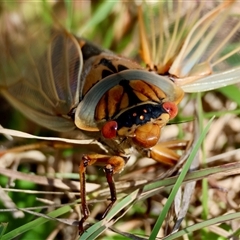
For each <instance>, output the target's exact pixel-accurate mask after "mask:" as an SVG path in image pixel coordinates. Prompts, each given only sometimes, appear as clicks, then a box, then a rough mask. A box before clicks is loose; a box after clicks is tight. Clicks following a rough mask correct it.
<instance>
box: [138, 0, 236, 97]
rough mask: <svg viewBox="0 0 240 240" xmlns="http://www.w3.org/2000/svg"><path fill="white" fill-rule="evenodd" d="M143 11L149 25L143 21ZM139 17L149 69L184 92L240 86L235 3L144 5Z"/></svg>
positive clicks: (187, 2) (143, 52)
mask: <svg viewBox="0 0 240 240" xmlns="http://www.w3.org/2000/svg"><path fill="white" fill-rule="evenodd" d="M143 7H144V13H146V14H148V15H147V18H146V19H150V21H146V19H144V18H143V13H142V12H143V11H142V9H143ZM146 8H149V10H147V11H145V9H146ZM139 19H140V38H141V53H142V58H143V60H144V61H145V62H146V63H147V64H148V66H149V68H150V69H153V70H155V71H157V72H158V73H159V74H167V75H169V76H170V78H171V79H173V80H174V81H175V83H176V84H177V85H179V86H181V87H182V88H183V90H184V91H185V92H200V91H207V90H211V89H215V88H219V87H223V86H226V85H229V84H233V83H237V82H240V77H239V76H240V75H239V73H240V55H239V51H240V41H239V40H240V12H239V3H237V1H222V3H219V2H217V1H208V2H205V1H166V2H158V3H155V4H146V5H144V6H141V7H140V8H139ZM147 36H151V39H149V38H148V37H147Z"/></svg>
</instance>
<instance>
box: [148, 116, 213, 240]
mask: <svg viewBox="0 0 240 240" xmlns="http://www.w3.org/2000/svg"><path fill="white" fill-rule="evenodd" d="M213 119H214V117H213V118H211V119H210V121H209V122H208V124H207V126H206V127H205V129H204V130H203V132H202V134H201V135H200V138H199V139H198V141H197V142H196V145H195V147H194V148H193V150H192V152H191V153H190V155H189V158H188V160H187V161H186V163H185V166H184V168H183V169H182V172H181V173H180V175H179V177H178V179H177V182H176V184H175V185H174V187H173V189H172V191H171V193H170V195H169V198H168V201H167V203H166V204H165V206H164V208H163V210H162V212H161V214H160V215H159V217H158V219H157V222H156V224H155V226H154V228H153V231H152V233H151V235H150V237H149V239H156V237H157V235H158V232H159V229H160V227H161V226H162V224H163V222H164V220H165V219H166V216H167V213H168V211H169V209H170V207H171V205H172V203H173V201H174V198H175V196H176V194H177V191H178V189H179V188H180V186H181V184H182V182H183V180H184V178H185V176H186V174H187V172H188V170H189V168H190V166H191V163H192V161H193V160H194V157H195V156H196V154H197V152H198V150H199V148H200V146H201V144H202V142H203V140H204V138H205V136H206V134H207V132H208V130H209V128H210V125H211V123H212V121H213Z"/></svg>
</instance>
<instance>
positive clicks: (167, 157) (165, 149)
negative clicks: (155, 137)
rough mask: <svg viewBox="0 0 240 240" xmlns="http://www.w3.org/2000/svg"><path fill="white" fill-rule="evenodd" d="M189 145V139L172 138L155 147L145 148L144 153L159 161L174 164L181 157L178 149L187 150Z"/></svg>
mask: <svg viewBox="0 0 240 240" xmlns="http://www.w3.org/2000/svg"><path fill="white" fill-rule="evenodd" d="M187 146H188V141H184V140H182V141H181V140H172V141H167V142H161V143H158V144H156V145H155V146H154V147H152V148H149V149H145V150H143V152H144V155H146V156H147V157H150V158H152V159H154V160H155V161H157V162H160V163H163V164H166V165H170V166H174V165H175V164H176V163H177V161H178V160H179V159H180V155H178V154H177V153H176V150H185V149H186V148H187Z"/></svg>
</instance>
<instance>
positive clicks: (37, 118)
mask: <svg viewBox="0 0 240 240" xmlns="http://www.w3.org/2000/svg"><path fill="white" fill-rule="evenodd" d="M169 3H170V2H168V1H167V2H157V3H152V5H151V4H148V5H147V4H146V3H142V4H140V5H137V4H136V9H138V25H139V33H140V34H139V39H138V40H139V45H140V54H141V57H142V60H143V61H144V63H145V66H142V65H141V64H139V63H137V62H136V61H133V60H130V59H128V58H125V57H123V56H118V55H116V54H114V53H112V52H110V51H107V50H104V49H102V48H100V47H98V46H96V45H94V43H92V42H89V41H88V40H86V39H85V38H83V37H82V36H77V35H75V34H72V33H71V32H69V31H68V30H67V29H65V28H64V27H62V25H61V24H60V23H59V22H58V21H56V22H57V23H56V22H54V23H51V24H49V25H48V24H47V23H45V26H43V27H42V29H39V28H37V29H36V26H35V24H34V23H35V21H36V18H34V17H32V18H31V21H32V23H31V22H29V23H27V22H26V21H25V19H24V14H16V13H11V12H8V13H7V15H5V14H2V16H1V26H0V51H1V56H0V59H1V63H0V74H1V75H0V89H1V94H2V95H3V96H4V97H5V98H6V99H7V100H8V101H9V102H10V103H11V104H12V105H13V106H14V107H15V108H17V109H18V110H19V111H21V112H22V113H23V114H25V115H26V116H27V117H28V118H30V119H31V120H32V121H34V122H36V123H38V124H39V125H42V126H44V127H46V128H49V129H51V130H54V131H58V132H70V131H73V130H75V131H79V132H81V133H82V136H84V137H86V138H93V139H97V140H98V141H99V142H101V144H103V145H104V147H105V148H106V149H107V152H106V154H102V153H98V152H96V153H92V154H86V155H84V156H83V157H82V160H81V162H80V167H79V174H80V183H81V190H80V192H81V206H82V211H83V217H82V218H81V220H80V222H79V232H80V234H82V233H83V231H84V227H83V224H84V222H85V221H86V219H87V218H88V216H89V210H88V207H87V202H86V189H85V171H86V168H87V167H88V166H89V165H93V164H96V165H100V166H103V167H104V171H105V174H106V178H107V182H108V185H109V188H110V195H111V196H110V204H109V205H108V206H107V208H106V210H105V212H104V214H103V217H104V216H106V214H107V213H108V212H109V210H110V209H111V207H112V205H113V204H114V202H115V201H116V199H117V195H116V189H115V185H114V179H113V176H114V174H115V173H119V172H121V171H122V170H123V168H124V166H125V165H126V164H127V161H128V159H129V157H130V156H131V149H132V148H135V149H137V151H138V152H139V153H140V154H141V155H142V156H146V157H150V158H152V159H154V160H156V161H157V162H160V163H163V164H167V165H169V166H173V165H175V164H176V162H177V161H178V160H179V158H180V156H179V155H178V154H176V152H175V151H174V150H173V149H172V148H173V147H172V145H170V144H169V145H167V144H165V145H162V144H161V142H159V139H160V136H161V129H162V128H163V127H164V126H166V125H167V124H168V122H169V120H171V119H173V118H174V117H175V116H176V115H177V112H178V104H179V103H180V102H181V100H182V99H183V97H184V92H199V91H207V90H211V89H215V88H219V87H222V86H225V85H229V84H233V83H237V82H239V81H240V79H239V73H240V68H239V67H238V62H239V55H238V52H239V50H240V45H239V41H238V38H237V36H238V34H239V30H240V21H239V18H238V16H236V15H234V14H235V13H234V11H233V10H234V4H235V1H223V2H222V3H220V4H215V3H214V2H212V3H211V4H212V5H211V4H210V3H206V2H203V3H201V2H200V3H198V2H192V3H190V2H188V3H187V2H181V1H177V2H171V4H169ZM205 5H206V6H205ZM154 12H157V15H158V17H155V15H154ZM170 12H171V13H172V12H175V14H174V15H170V14H169V13H170ZM11 14H12V15H11ZM146 15H147V17H149V19H150V22H147V21H146V18H145V17H146ZM37 20H39V19H37ZM149 26H150V27H149ZM223 26H230V27H229V28H223ZM229 44H231V45H230V46H233V47H229ZM232 62H233V63H234V64H235V63H236V66H234V67H232V66H233V64H232ZM229 66H231V69H229ZM176 145H177V143H176Z"/></svg>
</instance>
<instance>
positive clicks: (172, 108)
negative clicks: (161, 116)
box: [162, 102, 178, 119]
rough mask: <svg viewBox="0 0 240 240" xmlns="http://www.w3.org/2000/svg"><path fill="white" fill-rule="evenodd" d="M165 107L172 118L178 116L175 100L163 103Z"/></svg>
mask: <svg viewBox="0 0 240 240" xmlns="http://www.w3.org/2000/svg"><path fill="white" fill-rule="evenodd" d="M162 106H163V108H164V109H165V110H166V111H167V112H168V113H169V116H170V119H173V118H174V117H176V115H177V113H178V107H177V105H176V104H175V103H173V102H165V103H163V105H162Z"/></svg>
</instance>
